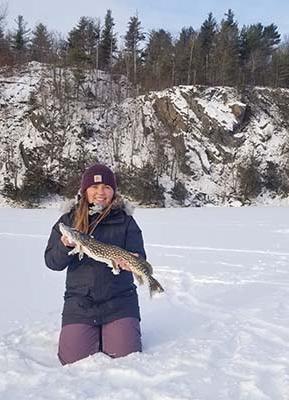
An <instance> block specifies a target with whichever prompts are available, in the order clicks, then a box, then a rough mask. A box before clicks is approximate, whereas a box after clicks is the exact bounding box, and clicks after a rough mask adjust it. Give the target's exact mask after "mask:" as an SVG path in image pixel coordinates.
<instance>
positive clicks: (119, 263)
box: [114, 253, 139, 271]
mask: <svg viewBox="0 0 289 400" xmlns="http://www.w3.org/2000/svg"><path fill="white" fill-rule="evenodd" d="M131 254H132V255H134V256H135V257H138V256H139V255H138V253H131ZM114 261H115V262H116V263H117V266H118V267H119V268H121V269H124V270H125V271H131V269H130V266H129V263H128V262H127V261H126V260H124V259H123V258H117V259H115V260H114Z"/></svg>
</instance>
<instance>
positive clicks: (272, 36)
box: [241, 23, 280, 85]
mask: <svg viewBox="0 0 289 400" xmlns="http://www.w3.org/2000/svg"><path fill="white" fill-rule="evenodd" d="M279 42H280V34H279V33H278V28H277V26H276V25H274V24H271V25H268V26H267V27H264V26H263V25H262V24H261V23H258V24H253V25H249V26H244V27H243V28H242V31H241V62H242V67H243V74H244V76H245V80H246V83H250V84H253V85H255V84H261V85H263V84H265V83H266V81H267V73H268V69H269V63H270V62H271V58H272V55H273V53H274V51H275V49H276V46H277V45H278V43H279Z"/></svg>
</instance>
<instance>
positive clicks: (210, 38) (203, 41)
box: [198, 12, 217, 84]
mask: <svg viewBox="0 0 289 400" xmlns="http://www.w3.org/2000/svg"><path fill="white" fill-rule="evenodd" d="M216 33H217V22H216V20H215V18H214V17H213V14H212V13H211V12H210V13H209V15H208V18H207V19H206V20H205V21H204V23H203V24H202V26H201V30H200V34H199V37H198V41H199V45H200V57H201V63H202V65H203V74H202V77H201V80H202V83H205V84H211V83H212V80H213V77H212V70H213V56H212V54H213V50H214V46H215V38H216Z"/></svg>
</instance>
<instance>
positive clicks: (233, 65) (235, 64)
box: [214, 9, 240, 86]
mask: <svg viewBox="0 0 289 400" xmlns="http://www.w3.org/2000/svg"><path fill="white" fill-rule="evenodd" d="M225 16H226V19H223V20H222V22H221V26H220V30H219V32H218V33H217V36H216V46H215V49H214V58H215V66H214V69H215V83H217V84H219V85H231V86H234V85H237V84H238V79H239V52H240V47H239V29H238V24H237V22H236V21H235V19H234V13H233V12H232V10H231V9H229V10H228V13H227V14H225Z"/></svg>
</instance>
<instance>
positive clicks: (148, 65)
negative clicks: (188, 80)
mask: <svg viewBox="0 0 289 400" xmlns="http://www.w3.org/2000/svg"><path fill="white" fill-rule="evenodd" d="M173 68H174V47H173V43H172V36H171V34H170V33H169V32H167V31H165V30H163V29H160V30H159V31H152V32H151V33H150V34H149V41H148V44H147V47H146V49H145V68H144V84H145V87H146V88H147V89H157V90H159V89H163V88H165V87H170V86H171V85H172V76H173V72H174V69H173Z"/></svg>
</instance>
